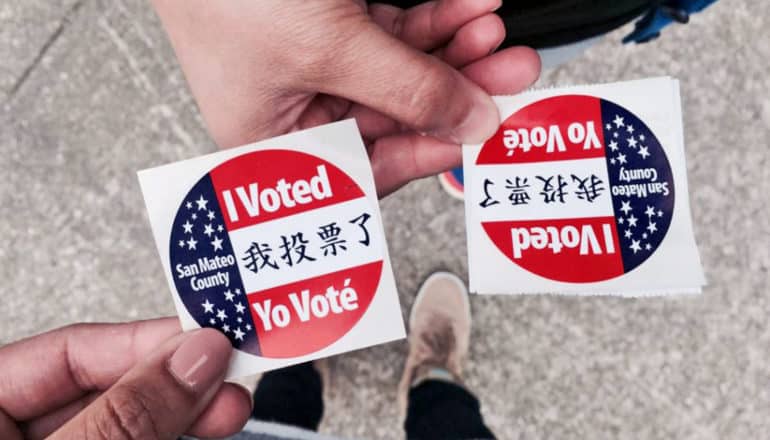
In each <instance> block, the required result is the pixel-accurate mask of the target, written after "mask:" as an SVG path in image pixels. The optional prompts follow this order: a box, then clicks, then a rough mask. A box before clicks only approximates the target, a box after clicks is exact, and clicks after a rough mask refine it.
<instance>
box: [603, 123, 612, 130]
mask: <svg viewBox="0 0 770 440" xmlns="http://www.w3.org/2000/svg"><path fill="white" fill-rule="evenodd" d="M605 127H606V128H607V130H612V124H610V123H609V122H608V123H607V125H605Z"/></svg>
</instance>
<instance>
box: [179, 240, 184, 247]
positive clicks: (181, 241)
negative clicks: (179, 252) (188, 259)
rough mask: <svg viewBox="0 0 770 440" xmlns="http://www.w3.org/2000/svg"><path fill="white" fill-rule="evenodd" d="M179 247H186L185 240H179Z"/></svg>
mask: <svg viewBox="0 0 770 440" xmlns="http://www.w3.org/2000/svg"><path fill="white" fill-rule="evenodd" d="M179 247H180V248H183V247H184V240H179Z"/></svg>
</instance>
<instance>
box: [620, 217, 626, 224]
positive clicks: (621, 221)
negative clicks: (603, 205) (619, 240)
mask: <svg viewBox="0 0 770 440" xmlns="http://www.w3.org/2000/svg"><path fill="white" fill-rule="evenodd" d="M624 220H625V219H624V218H623V217H620V218H619V219H618V223H620V224H621V225H622V224H623V221H624Z"/></svg>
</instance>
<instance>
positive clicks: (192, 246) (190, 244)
mask: <svg viewBox="0 0 770 440" xmlns="http://www.w3.org/2000/svg"><path fill="white" fill-rule="evenodd" d="M196 244H198V240H196V239H194V238H192V237H190V239H189V240H187V250H193V249H197V248H196V247H195V245H196Z"/></svg>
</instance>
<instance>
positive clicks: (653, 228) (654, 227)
mask: <svg viewBox="0 0 770 440" xmlns="http://www.w3.org/2000/svg"><path fill="white" fill-rule="evenodd" d="M647 230H648V231H650V234H653V233H655V231H657V230H658V226H657V225H656V224H655V222H650V223H649V224H648V225H647Z"/></svg>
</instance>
